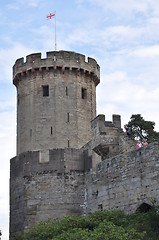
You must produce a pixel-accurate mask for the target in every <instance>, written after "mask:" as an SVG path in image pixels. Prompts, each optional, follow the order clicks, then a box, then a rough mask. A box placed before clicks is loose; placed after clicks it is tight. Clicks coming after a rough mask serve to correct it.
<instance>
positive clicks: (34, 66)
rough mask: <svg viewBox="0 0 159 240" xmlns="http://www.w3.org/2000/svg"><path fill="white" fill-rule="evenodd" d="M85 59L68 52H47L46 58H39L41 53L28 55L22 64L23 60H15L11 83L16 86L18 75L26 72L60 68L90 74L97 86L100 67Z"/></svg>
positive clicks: (94, 62)
mask: <svg viewBox="0 0 159 240" xmlns="http://www.w3.org/2000/svg"><path fill="white" fill-rule="evenodd" d="M85 58H86V57H85V55H82V54H79V53H75V52H68V51H51V52H47V53H46V58H41V53H33V54H30V55H28V56H27V57H26V62H24V58H19V59H17V60H16V62H15V64H14V66H13V83H14V84H15V85H16V81H17V80H18V77H19V75H20V76H21V75H23V74H25V73H27V72H28V71H34V70H39V71H41V70H42V69H43V68H45V69H47V70H49V69H50V68H53V69H54V70H55V71H56V70H57V68H61V69H62V71H63V72H64V71H65V69H69V70H72V69H76V70H77V71H83V72H84V73H89V74H92V75H93V76H94V77H95V78H96V80H95V83H96V85H97V84H98V83H99V82H100V67H99V65H98V64H97V62H96V60H95V59H93V58H90V57H88V61H86V60H85Z"/></svg>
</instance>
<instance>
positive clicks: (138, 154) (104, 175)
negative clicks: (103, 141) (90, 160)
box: [85, 144, 159, 214]
mask: <svg viewBox="0 0 159 240" xmlns="http://www.w3.org/2000/svg"><path fill="white" fill-rule="evenodd" d="M85 191H86V195H87V200H86V201H85V202H86V205H87V211H86V212H87V214H90V213H91V212H94V211H96V210H99V209H107V210H112V209H120V210H123V211H125V212H127V213H128V212H134V211H136V210H137V208H139V207H140V205H141V204H142V203H146V204H149V205H152V204H153V202H154V201H156V203H157V204H159V145H158V144H149V145H148V146H147V147H143V148H142V149H139V150H134V151H131V152H127V153H124V154H120V155H118V156H116V157H112V158H109V159H107V160H105V161H102V162H101V163H99V164H97V169H96V174H87V177H86V189H85Z"/></svg>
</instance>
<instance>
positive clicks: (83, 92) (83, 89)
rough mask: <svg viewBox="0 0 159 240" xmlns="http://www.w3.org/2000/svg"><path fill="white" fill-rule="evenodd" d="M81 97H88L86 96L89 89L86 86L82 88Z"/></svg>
mask: <svg viewBox="0 0 159 240" xmlns="http://www.w3.org/2000/svg"><path fill="white" fill-rule="evenodd" d="M81 97H82V99H86V97H87V89H86V88H82V89H81Z"/></svg>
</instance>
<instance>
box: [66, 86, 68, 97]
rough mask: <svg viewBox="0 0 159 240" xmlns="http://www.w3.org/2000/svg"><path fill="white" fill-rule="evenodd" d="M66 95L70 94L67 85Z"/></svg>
mask: <svg viewBox="0 0 159 240" xmlns="http://www.w3.org/2000/svg"><path fill="white" fill-rule="evenodd" d="M66 96H68V87H66Z"/></svg>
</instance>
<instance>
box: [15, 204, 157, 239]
mask: <svg viewBox="0 0 159 240" xmlns="http://www.w3.org/2000/svg"><path fill="white" fill-rule="evenodd" d="M158 236H159V212H158V209H157V208H154V207H153V208H152V209H151V210H150V211H149V212H147V213H140V212H136V213H133V214H130V215H126V214H125V213H124V212H122V211H103V212H101V211H98V212H95V213H93V214H91V215H90V216H89V217H81V216H67V217H64V218H62V219H56V220H49V221H47V222H39V223H38V224H36V225H35V226H34V227H32V228H31V229H30V230H29V231H27V232H26V233H25V234H24V235H22V234H18V235H16V236H15V237H14V238H13V239H14V240H85V239H86V240H92V239H93V240H121V239H122V240H144V239H146V240H156V239H158Z"/></svg>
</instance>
